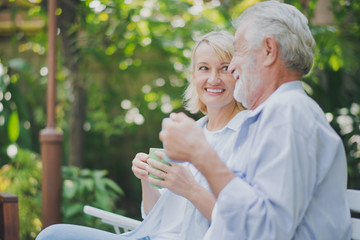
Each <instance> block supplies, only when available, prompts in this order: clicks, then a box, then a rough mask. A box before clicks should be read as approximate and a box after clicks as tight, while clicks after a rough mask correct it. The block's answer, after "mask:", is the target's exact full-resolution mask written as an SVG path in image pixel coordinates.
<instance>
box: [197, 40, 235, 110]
mask: <svg viewBox="0 0 360 240" xmlns="http://www.w3.org/2000/svg"><path fill="white" fill-rule="evenodd" d="M230 60H231V59H227V60H226V61H224V60H223V59H221V58H220V57H219V56H218V55H217V54H216V52H215V50H214V49H213V48H212V47H211V46H210V45H209V44H208V43H206V42H203V43H201V44H200V45H199V46H198V48H197V49H196V52H195V65H194V66H195V68H194V71H193V73H192V80H193V81H194V85H195V87H196V91H197V93H198V95H199V99H200V101H201V102H203V103H204V104H205V105H206V107H207V109H208V110H209V109H212V108H223V107H224V106H226V105H229V106H230V104H231V106H234V102H235V100H234V97H233V93H234V88H235V79H234V77H233V75H232V74H230V73H229V72H228V71H227V69H228V66H229V64H230Z"/></svg>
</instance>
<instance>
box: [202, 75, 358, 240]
mask: <svg viewBox="0 0 360 240" xmlns="http://www.w3.org/2000/svg"><path fill="white" fill-rule="evenodd" d="M227 165H228V167H229V168H230V169H231V170H232V171H233V172H234V173H235V174H236V175H237V177H236V178H234V179H233V180H232V181H230V182H229V183H228V184H227V185H226V186H225V188H224V189H223V190H222V191H221V192H220V194H219V196H218V199H217V202H216V204H215V207H214V210H213V212H212V224H211V226H210V228H209V231H208V232H207V233H206V236H205V238H204V239H206V240H219V239H226V240H231V239H249V240H262V239H266V240H272V239H273V240H282V239H287V240H289V239H294V240H323V239H324V240H325V239H326V240H332V239H333V240H340V239H341V240H346V239H350V235H351V225H350V213H349V207H348V205H347V202H346V200H345V191H346V184H347V168H346V157H345V152H344V147H343V144H342V141H341V139H340V138H339V136H338V135H337V134H336V132H335V131H334V130H333V129H332V128H331V127H330V125H329V124H328V122H327V121H326V119H325V117H324V113H323V111H322V110H321V109H320V107H319V106H318V105H317V104H316V103H315V102H314V101H313V100H312V99H311V98H310V97H308V96H307V95H306V93H305V92H304V90H303V87H302V85H301V82H300V81H293V82H289V83H285V84H283V85H281V86H280V87H279V88H278V89H277V90H276V91H275V92H274V93H273V94H272V95H271V96H270V97H269V98H268V99H267V100H266V101H265V102H264V103H263V104H261V105H260V106H258V107H257V108H256V109H255V110H253V111H252V112H251V113H250V114H249V115H248V117H247V119H246V120H245V121H244V123H243V125H242V126H241V130H240V133H239V136H238V139H237V141H236V143H235V148H234V150H233V155H232V157H231V159H230V160H229V161H228V162H227Z"/></svg>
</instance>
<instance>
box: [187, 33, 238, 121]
mask: <svg viewBox="0 0 360 240" xmlns="http://www.w3.org/2000/svg"><path fill="white" fill-rule="evenodd" d="M203 42H205V43H207V44H209V45H210V46H211V47H212V48H213V49H214V51H215V52H216V54H217V55H218V56H219V57H220V59H221V60H222V61H230V60H231V58H232V56H233V53H234V36H233V35H232V34H231V33H229V32H227V31H224V30H221V31H213V32H210V33H207V34H205V35H203V36H202V37H201V38H200V39H199V40H198V41H197V42H196V43H195V44H194V46H193V48H192V54H191V60H190V61H191V62H190V72H191V73H193V72H194V71H195V54H196V50H197V48H198V47H199V45H200V44H201V43H203ZM188 80H189V85H188V87H187V88H186V90H185V93H184V102H185V109H186V110H188V111H189V112H191V113H197V112H199V111H201V112H202V113H203V114H206V113H207V108H206V105H205V104H204V103H203V102H201V100H200V98H199V95H198V93H197V91H196V87H195V84H194V82H193V79H192V74H189V77H188ZM234 101H235V100H234ZM236 103H237V106H238V107H239V109H241V110H242V109H244V108H243V106H242V105H241V103H238V102H236Z"/></svg>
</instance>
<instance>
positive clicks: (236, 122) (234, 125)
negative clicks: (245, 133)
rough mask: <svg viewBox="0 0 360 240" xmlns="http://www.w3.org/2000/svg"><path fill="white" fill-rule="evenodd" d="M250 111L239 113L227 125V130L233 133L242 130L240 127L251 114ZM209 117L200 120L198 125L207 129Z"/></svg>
mask: <svg viewBox="0 0 360 240" xmlns="http://www.w3.org/2000/svg"><path fill="white" fill-rule="evenodd" d="M249 112H250V111H249V110H243V111H240V112H238V113H237V114H236V115H235V116H234V117H233V118H232V119H231V120H230V121H229V122H228V124H226V126H225V128H228V129H231V130H233V131H238V130H239V129H240V126H241V124H242V122H243V120H244V119H245V118H246V116H247V115H248V114H249ZM208 119H209V117H208V115H206V116H204V117H202V118H200V119H199V120H198V121H197V122H196V123H197V124H198V125H199V126H200V127H205V125H206V123H207V122H208Z"/></svg>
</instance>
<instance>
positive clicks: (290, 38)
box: [233, 1, 315, 75]
mask: <svg viewBox="0 0 360 240" xmlns="http://www.w3.org/2000/svg"><path fill="white" fill-rule="evenodd" d="M243 24H250V25H249V28H248V30H247V32H246V33H245V39H246V40H247V41H248V44H249V45H248V47H249V49H253V50H254V49H259V48H260V47H261V44H262V43H263V40H264V39H265V38H266V37H268V36H272V37H274V38H275V41H276V42H277V44H278V46H279V50H280V57H281V59H282V61H283V62H284V64H285V67H286V68H287V69H289V70H292V71H296V72H298V73H301V74H302V75H306V74H307V73H308V72H309V71H310V70H311V67H312V64H313V59H314V57H313V50H314V48H315V40H314V38H313V36H312V34H311V32H310V29H309V26H308V20H307V18H306V17H305V16H304V15H303V14H302V13H301V12H300V11H299V10H298V9H297V8H296V7H294V6H291V5H289V4H285V3H280V2H278V1H264V2H259V3H256V4H254V5H252V6H250V7H248V8H247V9H245V11H244V12H243V13H242V14H241V15H240V16H239V18H238V19H236V20H235V21H234V24H233V25H234V27H235V28H236V29H238V28H239V26H240V25H243Z"/></svg>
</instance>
